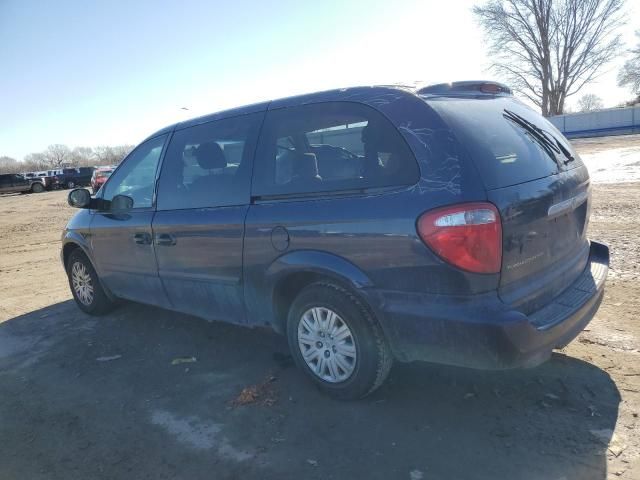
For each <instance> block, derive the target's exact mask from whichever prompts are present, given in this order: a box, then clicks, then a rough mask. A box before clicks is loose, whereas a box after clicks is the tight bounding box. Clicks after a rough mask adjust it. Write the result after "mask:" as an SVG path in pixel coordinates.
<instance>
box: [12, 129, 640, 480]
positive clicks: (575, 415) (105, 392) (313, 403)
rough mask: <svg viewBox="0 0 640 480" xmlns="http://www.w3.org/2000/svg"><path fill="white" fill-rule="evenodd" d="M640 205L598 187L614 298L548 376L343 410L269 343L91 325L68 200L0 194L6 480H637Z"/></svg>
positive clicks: (127, 307)
mask: <svg viewBox="0 0 640 480" xmlns="http://www.w3.org/2000/svg"><path fill="white" fill-rule="evenodd" d="M607 142H608V143H607ZM575 144H576V145H577V147H578V148H579V151H580V152H581V153H584V154H589V153H597V152H600V151H604V150H607V149H611V148H626V147H627V146H633V145H635V146H636V147H637V146H639V145H640V138H639V137H638V136H635V137H617V138H612V139H597V140H595V139H590V140H580V141H576V142H575ZM638 205H640V183H619V184H615V183H606V184H598V185H595V186H594V204H593V210H592V217H591V224H590V235H591V237H592V238H593V239H595V240H599V241H602V242H605V243H607V244H609V245H610V247H611V252H612V269H611V272H610V277H609V280H608V285H607V293H606V297H605V300H604V303H603V306H602V307H601V309H600V311H599V313H598V315H597V316H596V318H595V319H594V321H593V322H592V323H591V324H590V326H589V328H588V330H586V331H585V332H583V333H582V334H581V335H580V337H579V338H578V339H577V340H576V341H574V342H573V343H572V344H570V345H569V346H568V347H567V348H565V349H564V350H562V351H559V352H557V353H556V354H554V357H553V359H552V360H551V361H550V362H547V363H546V364H544V365H542V366H541V367H538V368H536V369H531V370H521V371H511V372H478V371H473V370H466V369H459V368H450V367H442V366H435V365H427V364H419V363H416V364H410V365H396V366H395V367H394V369H393V371H392V373H391V376H390V378H389V381H388V382H387V384H386V385H385V386H384V387H383V388H382V389H380V390H379V391H378V392H376V393H375V394H374V395H373V396H372V397H370V398H367V399H366V400H363V401H360V402H337V401H333V400H330V399H328V398H326V397H324V396H322V395H320V394H319V393H318V392H317V391H316V390H315V388H314V387H312V386H311V384H310V382H308V381H307V380H306V379H305V378H304V377H303V376H302V374H301V373H299V372H298V371H297V370H296V369H295V368H294V367H292V365H291V361H290V359H289V358H288V356H287V347H286V343H285V341H284V339H282V338H280V337H278V336H276V335H274V334H273V333H271V332H269V331H268V330H264V329H253V330H250V329H243V328H241V327H234V326H230V325H225V324H221V323H208V322H205V321H202V320H199V319H197V318H193V317H189V316H185V315H180V314H176V313H172V312H168V311H163V310H159V309H156V308H151V307H145V306H142V305H136V304H131V303H127V304H123V305H122V306H121V307H119V308H118V309H117V310H116V311H115V312H113V313H111V314H110V315H108V316H106V317H103V318H100V319H95V318H91V317H88V316H86V315H84V314H82V313H81V312H80V311H79V310H78V309H77V308H76V307H75V306H74V304H73V302H72V301H71V300H70V299H71V295H70V293H69V291H68V286H67V283H66V277H65V275H64V272H63V269H62V267H61V265H60V261H59V245H60V244H59V240H60V232H61V229H62V228H63V226H64V224H65V222H66V221H67V219H68V218H69V217H70V216H71V215H72V214H73V213H74V212H73V210H72V209H71V208H69V207H67V206H66V192H49V193H43V194H39V195H27V196H21V195H11V196H3V197H0V479H57V478H60V479H65V480H67V479H87V478H92V479H93V478H105V479H107V478H108V479H114V478H127V479H129V478H136V479H144V478H149V479H154V480H155V479H162V478H180V479H200V478H216V479H226V478H260V479H263V478H278V479H280V478H305V479H306V478H318V479H320V478H322V479H326V478H336V479H338V478H372V479H378V478H379V479H396V478H397V479H411V480H418V479H425V480H426V479H454V478H479V479H485V478H486V479H492V480H494V479H497V478H505V479H515V478H523V479H553V480H560V479H605V478H616V479H617V478H621V479H632V478H633V479H638V478H640V419H639V418H638V414H640V322H639V321H638V311H639V308H638V307H639V303H640V282H639V271H638V270H639V267H638V265H639V264H640V244H639V242H638V236H639V235H640V225H639V223H638V213H639V211H638ZM183 357H184V358H183ZM191 357H194V358H195V359H196V361H195V362H193V358H191ZM174 363H175V364H174Z"/></svg>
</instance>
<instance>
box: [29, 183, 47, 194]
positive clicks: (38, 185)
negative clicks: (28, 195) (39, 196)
mask: <svg viewBox="0 0 640 480" xmlns="http://www.w3.org/2000/svg"><path fill="white" fill-rule="evenodd" d="M31 192H33V193H42V192H44V186H43V185H42V184H41V183H34V184H33V185H31Z"/></svg>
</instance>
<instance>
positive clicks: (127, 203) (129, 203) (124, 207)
mask: <svg viewBox="0 0 640 480" xmlns="http://www.w3.org/2000/svg"><path fill="white" fill-rule="evenodd" d="M132 208H133V198H131V197H129V196H127V195H116V196H115V197H113V198H112V199H111V208H110V210H111V211H112V212H126V211H128V210H131V209H132Z"/></svg>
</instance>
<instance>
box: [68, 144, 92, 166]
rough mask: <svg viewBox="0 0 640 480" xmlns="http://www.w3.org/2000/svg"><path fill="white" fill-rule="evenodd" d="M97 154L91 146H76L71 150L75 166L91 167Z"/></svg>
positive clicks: (71, 161)
mask: <svg viewBox="0 0 640 480" xmlns="http://www.w3.org/2000/svg"><path fill="white" fill-rule="evenodd" d="M94 159H95V155H94V153H93V148H91V147H75V148H74V149H73V150H71V155H70V159H69V160H70V163H71V165H73V166H74V167H89V166H91V165H93V163H94Z"/></svg>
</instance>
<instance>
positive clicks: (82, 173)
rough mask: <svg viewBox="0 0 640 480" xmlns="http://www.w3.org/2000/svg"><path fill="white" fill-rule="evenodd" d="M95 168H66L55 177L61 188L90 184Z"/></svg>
mask: <svg viewBox="0 0 640 480" xmlns="http://www.w3.org/2000/svg"><path fill="white" fill-rule="evenodd" d="M94 170H95V169H94V167H78V168H64V169H62V173H59V174H57V175H56V176H55V178H56V179H57V184H58V186H59V187H60V188H75V187H79V186H89V185H91V178H92V176H93V171H94Z"/></svg>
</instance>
